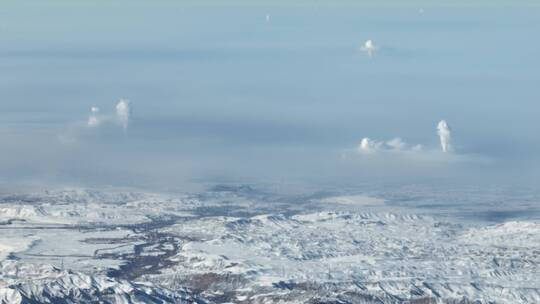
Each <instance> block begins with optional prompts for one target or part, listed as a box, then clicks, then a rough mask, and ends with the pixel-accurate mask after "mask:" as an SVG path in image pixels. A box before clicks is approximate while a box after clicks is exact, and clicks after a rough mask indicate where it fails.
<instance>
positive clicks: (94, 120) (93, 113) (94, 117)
mask: <svg viewBox="0 0 540 304" xmlns="http://www.w3.org/2000/svg"><path fill="white" fill-rule="evenodd" d="M102 121H103V119H102V118H101V117H100V116H99V108H98V107H91V108H90V116H89V117H88V122H87V125H88V126H89V127H91V128H94V127H98V126H99V125H101V122H102Z"/></svg>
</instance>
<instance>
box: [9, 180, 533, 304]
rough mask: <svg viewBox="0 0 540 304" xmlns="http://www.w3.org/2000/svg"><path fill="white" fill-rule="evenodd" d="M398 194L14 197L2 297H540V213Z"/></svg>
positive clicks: (224, 191) (220, 189)
mask: <svg viewBox="0 0 540 304" xmlns="http://www.w3.org/2000/svg"><path fill="white" fill-rule="evenodd" d="M395 197H396V196H395V195H394V194H392V195H389V196H388V197H386V198H383V197H382V196H381V197H373V196H370V195H366V194H363V193H335V194H334V193H319V194H311V195H297V196H285V195H276V194H271V193H269V192H264V191H258V190H255V189H253V188H251V187H249V186H241V187H234V186H216V187H214V188H212V189H210V190H209V191H206V192H202V193H185V194H158V193H140V192H129V191H95V190H81V189H68V190H61V191H49V192H44V193H35V194H6V195H3V196H1V197H0V231H1V232H2V233H1V235H0V263H1V264H0V302H1V303H33V302H32V301H35V302H45V303H47V302H49V303H54V302H62V301H63V302H65V303H79V302H86V303H92V302H93V301H98V300H99V301H103V302H110V303H149V302H150V303H152V302H154V303H163V302H164V303H196V302H199V303H203V302H206V303H540V249H539V248H540V222H539V221H537V220H535V219H530V218H527V219H522V218H513V219H512V220H508V221H502V222H486V221H477V222H475V223H472V222H471V221H470V220H461V219H460V217H440V216H438V212H439V211H436V212H432V210H433V208H431V207H430V208H424V207H422V205H421V204H417V205H414V206H405V204H402V203H399V202H397V201H396V200H395ZM392 198H394V199H393V200H392ZM418 200H420V199H418ZM491 207H493V206H491ZM477 208H480V207H477ZM494 208H497V206H495V207H494Z"/></svg>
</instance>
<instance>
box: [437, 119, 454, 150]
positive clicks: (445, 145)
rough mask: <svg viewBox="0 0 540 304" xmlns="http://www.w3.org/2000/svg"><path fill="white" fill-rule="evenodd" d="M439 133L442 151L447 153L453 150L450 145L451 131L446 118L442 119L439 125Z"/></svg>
mask: <svg viewBox="0 0 540 304" xmlns="http://www.w3.org/2000/svg"><path fill="white" fill-rule="evenodd" d="M437 134H438V135H439V140H440V142H441V149H442V151H443V152H445V153H447V152H450V151H451V150H452V146H451V145H450V140H451V131H450V127H449V126H448V123H446V120H441V121H440V122H439V124H438V125H437Z"/></svg>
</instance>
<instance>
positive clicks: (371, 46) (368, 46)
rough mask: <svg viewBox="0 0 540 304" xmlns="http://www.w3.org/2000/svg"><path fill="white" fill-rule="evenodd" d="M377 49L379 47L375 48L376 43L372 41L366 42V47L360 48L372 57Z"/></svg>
mask: <svg viewBox="0 0 540 304" xmlns="http://www.w3.org/2000/svg"><path fill="white" fill-rule="evenodd" d="M377 49H378V48H377V46H375V43H373V40H371V39H368V40H367V41H366V42H364V45H362V46H361V47H360V50H362V51H363V52H366V53H367V54H368V56H370V57H371V55H372V54H373V53H374V52H375V51H376V50H377Z"/></svg>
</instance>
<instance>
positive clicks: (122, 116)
mask: <svg viewBox="0 0 540 304" xmlns="http://www.w3.org/2000/svg"><path fill="white" fill-rule="evenodd" d="M116 118H117V120H118V122H119V123H120V125H122V128H124V130H127V127H128V124H129V120H130V118H131V104H130V102H129V101H128V100H125V99H120V100H119V101H118V103H117V104H116Z"/></svg>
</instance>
